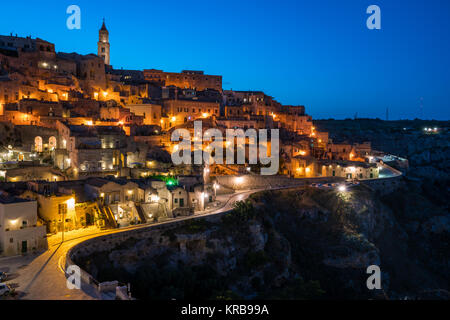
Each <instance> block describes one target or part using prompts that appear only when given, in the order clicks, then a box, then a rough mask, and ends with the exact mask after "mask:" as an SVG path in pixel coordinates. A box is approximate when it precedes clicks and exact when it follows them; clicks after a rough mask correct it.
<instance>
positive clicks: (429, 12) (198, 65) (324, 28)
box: [0, 0, 450, 120]
mask: <svg viewBox="0 0 450 320" xmlns="http://www.w3.org/2000/svg"><path fill="white" fill-rule="evenodd" d="M71 4H76V5H78V6H80V8H81V11H82V25H81V27H82V29H81V30H72V31H70V30H68V29H67V28H66V19H67V17H68V15H67V14H66V9H67V7H68V6H69V5H71ZM371 4H376V5H378V6H379V7H380V8H381V19H382V21H381V27H382V29H381V30H368V29H367V28H366V19H367V17H368V16H369V15H368V14H366V9H367V7H368V6H369V5H371ZM0 17H1V18H0V34H10V33H11V32H13V33H14V34H16V33H17V34H18V35H20V36H27V35H32V36H33V37H40V38H43V39H45V40H48V41H50V42H53V43H55V44H56V50H57V51H63V52H74V51H76V52H79V53H84V54H87V53H96V51H97V39H98V30H99V28H100V26H101V23H102V18H103V17H105V18H106V24H107V27H108V29H109V31H110V42H111V63H112V65H113V66H114V67H115V68H121V67H123V68H130V69H131V68H132V69H145V68H158V69H163V70H165V71H176V72H178V71H181V70H182V69H194V70H204V71H205V72H206V73H209V74H219V75H223V77H224V78H223V81H224V88H225V89H230V88H232V89H235V90H263V91H264V92H266V93H267V94H269V95H271V96H273V97H275V98H276V99H277V100H278V101H280V102H282V103H284V104H304V105H305V106H306V108H307V112H308V113H309V114H311V115H312V116H313V117H314V118H328V117H334V118H346V117H353V115H354V114H355V113H356V112H357V113H358V116H359V117H380V118H383V119H384V118H385V114H386V108H387V107H389V114H390V119H399V118H402V119H403V118H415V117H423V118H426V119H432V118H434V119H445V120H448V119H449V118H450V117H449V116H450V1H448V0H428V1H426V0H368V1H366V0H339V1H338V0H314V1H313V0H308V1H306V0H305V1H303V0H278V1H275V0H270V1H269V0H191V1H180V0H171V1H161V0H158V1H153V0H145V1H144V0H139V1H138V0H129V1H115V0H109V1H104V0H95V1H93V0H89V1H85V0H71V1H65V0H54V1H50V0H41V1H31V0H28V1H9V0H1V4H0ZM421 98H423V106H424V108H423V109H424V113H423V115H422V114H421V112H420V100H421Z"/></svg>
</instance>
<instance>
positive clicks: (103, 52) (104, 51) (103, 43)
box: [98, 19, 110, 65]
mask: <svg viewBox="0 0 450 320" xmlns="http://www.w3.org/2000/svg"><path fill="white" fill-rule="evenodd" d="M98 34H99V35H98V56H99V57H102V58H103V60H104V61H105V64H106V65H109V64H110V56H109V32H108V29H106V25H105V19H103V25H102V28H101V29H100V31H99V33H98Z"/></svg>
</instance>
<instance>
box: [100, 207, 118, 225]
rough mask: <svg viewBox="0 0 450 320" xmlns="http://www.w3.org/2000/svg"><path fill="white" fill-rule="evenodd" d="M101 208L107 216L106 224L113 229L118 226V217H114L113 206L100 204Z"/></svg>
mask: <svg viewBox="0 0 450 320" xmlns="http://www.w3.org/2000/svg"><path fill="white" fill-rule="evenodd" d="M99 208H100V212H101V213H103V216H104V217H105V224H106V225H107V226H108V227H109V228H111V229H115V228H117V221H116V218H114V214H113V212H112V211H111V208H110V207H108V206H100V207H99Z"/></svg>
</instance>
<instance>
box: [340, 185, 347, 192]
mask: <svg viewBox="0 0 450 320" xmlns="http://www.w3.org/2000/svg"><path fill="white" fill-rule="evenodd" d="M338 190H339V192H345V191H347V187H346V186H344V185H341V186H339V188H338Z"/></svg>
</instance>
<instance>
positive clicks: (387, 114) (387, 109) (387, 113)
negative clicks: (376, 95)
mask: <svg viewBox="0 0 450 320" xmlns="http://www.w3.org/2000/svg"><path fill="white" fill-rule="evenodd" d="M386 121H389V107H387V108H386Z"/></svg>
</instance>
